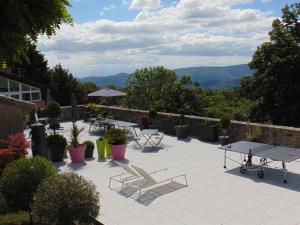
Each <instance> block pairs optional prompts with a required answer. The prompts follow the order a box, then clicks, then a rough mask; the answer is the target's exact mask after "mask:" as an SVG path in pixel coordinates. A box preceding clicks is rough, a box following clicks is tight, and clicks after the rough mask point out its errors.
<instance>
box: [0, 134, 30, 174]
mask: <svg viewBox="0 0 300 225" xmlns="http://www.w3.org/2000/svg"><path fill="white" fill-rule="evenodd" d="M0 142H2V143H3V144H4V145H5V148H0V172H1V170H3V169H4V167H5V166H6V165H7V164H8V163H10V162H11V161H13V160H16V159H18V158H21V157H23V156H26V155H27V154H28V152H27V149H28V148H29V147H30V142H28V141H27V140H26V137H25V135H24V133H18V134H14V135H10V136H8V137H7V138H6V139H4V140H0Z"/></svg>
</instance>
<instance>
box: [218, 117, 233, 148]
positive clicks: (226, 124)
mask: <svg viewBox="0 0 300 225" xmlns="http://www.w3.org/2000/svg"><path fill="white" fill-rule="evenodd" d="M230 118H231V116H229V115H228V114H224V115H222V117H221V119H220V127H221V129H222V133H223V136H220V137H219V138H220V141H221V144H222V145H227V144H228V143H229V137H228V136H227V133H228V129H229V128H230V125H231V119H230Z"/></svg>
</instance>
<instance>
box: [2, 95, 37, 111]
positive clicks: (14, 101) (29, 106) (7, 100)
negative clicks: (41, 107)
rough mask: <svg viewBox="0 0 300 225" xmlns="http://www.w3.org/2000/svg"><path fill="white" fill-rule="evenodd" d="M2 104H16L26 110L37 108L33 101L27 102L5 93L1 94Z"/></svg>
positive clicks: (15, 105)
mask: <svg viewBox="0 0 300 225" xmlns="http://www.w3.org/2000/svg"><path fill="white" fill-rule="evenodd" d="M0 104H5V105H10V106H14V107H17V108H20V109H24V110H34V109H35V108H36V106H35V104H33V103H31V102H25V101H22V100H19V99H14V98H10V97H7V96H5V95H0Z"/></svg>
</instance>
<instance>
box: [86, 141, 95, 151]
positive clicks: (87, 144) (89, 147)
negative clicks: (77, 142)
mask: <svg viewBox="0 0 300 225" xmlns="http://www.w3.org/2000/svg"><path fill="white" fill-rule="evenodd" d="M83 144H84V145H85V146H86V148H88V149H92V150H94V149H95V144H94V143H93V142H92V141H85V142H83Z"/></svg>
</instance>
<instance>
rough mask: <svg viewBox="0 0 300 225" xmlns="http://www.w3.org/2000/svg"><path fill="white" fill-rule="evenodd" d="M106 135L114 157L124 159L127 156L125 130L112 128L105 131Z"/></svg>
mask: <svg viewBox="0 0 300 225" xmlns="http://www.w3.org/2000/svg"><path fill="white" fill-rule="evenodd" d="M105 137H106V138H107V139H108V142H109V144H110V149H111V152H112V158H113V159H114V160H123V159H124V158H125V152H126V147H127V138H126V134H125V130H123V129H118V128H112V129H110V130H108V131H107V132H106V133H105Z"/></svg>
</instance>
